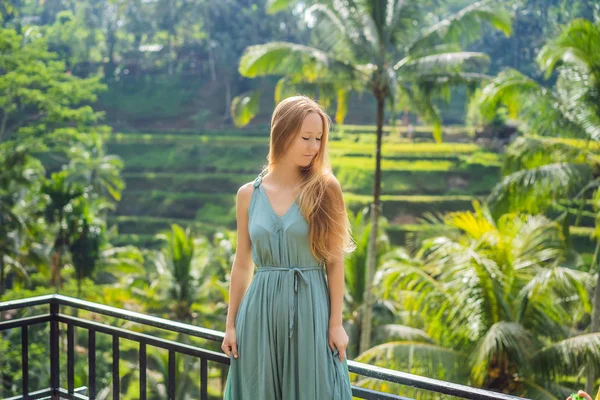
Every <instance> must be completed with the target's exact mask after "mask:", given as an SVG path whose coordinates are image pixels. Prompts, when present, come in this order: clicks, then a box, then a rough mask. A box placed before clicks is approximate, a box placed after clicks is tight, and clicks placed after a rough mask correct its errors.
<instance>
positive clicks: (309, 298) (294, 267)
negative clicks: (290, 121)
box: [224, 175, 352, 400]
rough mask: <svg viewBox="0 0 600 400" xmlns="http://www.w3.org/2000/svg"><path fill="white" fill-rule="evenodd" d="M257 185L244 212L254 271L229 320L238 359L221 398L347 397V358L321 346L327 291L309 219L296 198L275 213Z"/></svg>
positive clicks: (233, 361) (340, 399) (327, 399)
mask: <svg viewBox="0 0 600 400" xmlns="http://www.w3.org/2000/svg"><path fill="white" fill-rule="evenodd" d="M261 180H262V175H259V176H258V177H257V178H256V179H255V180H254V183H253V186H254V190H253V193H252V198H251V200H250V205H249V207H248V232H249V234H250V240H251V242H252V258H253V260H254V263H255V264H256V265H257V266H258V269H257V271H256V273H255V275H254V277H253V279H252V282H251V284H250V286H249V287H248V290H247V291H246V294H245V295H244V298H243V299H242V301H241V303H240V306H239V309H238V312H237V315H236V318H235V328H236V340H237V349H238V358H237V359H236V358H235V357H233V356H232V357H231V358H230V359H231V364H230V367H229V372H228V375H227V381H226V385H225V397H224V399H225V400H351V399H352V389H351V385H350V376H349V372H348V364H347V360H346V359H345V358H344V360H343V361H340V359H339V356H338V352H337V349H336V350H333V351H332V350H331V349H330V347H329V345H328V328H329V314H330V300H329V289H328V286H327V280H326V274H325V269H324V268H325V267H324V266H323V265H319V262H318V261H317V260H316V259H315V258H314V256H313V255H312V252H311V251H310V245H309V241H308V222H307V220H306V218H304V216H303V215H302V214H301V212H300V208H299V207H298V203H297V199H296V201H294V203H292V205H291V206H290V208H289V209H288V210H287V211H286V213H285V214H284V215H283V216H279V215H278V214H276V213H275V211H274V210H273V207H272V206H271V203H270V202H269V199H268V198H267V195H266V194H265V191H264V189H263V187H262V186H261Z"/></svg>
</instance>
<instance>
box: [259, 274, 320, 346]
mask: <svg viewBox="0 0 600 400" xmlns="http://www.w3.org/2000/svg"><path fill="white" fill-rule="evenodd" d="M320 269H323V267H322V266H320V265H311V266H306V267H302V266H290V267H281V266H270V265H261V266H259V267H258V270H257V271H256V272H257V273H259V272H269V271H278V272H287V274H286V275H287V279H288V282H289V286H290V294H291V295H290V297H289V298H288V310H289V315H290V322H289V330H290V334H289V337H290V338H291V337H292V334H293V333H294V320H295V318H296V295H297V293H298V277H300V278H302V280H303V281H304V283H306V284H308V279H307V278H306V275H304V272H303V271H315V270H320Z"/></svg>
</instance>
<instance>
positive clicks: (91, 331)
mask: <svg viewBox="0 0 600 400" xmlns="http://www.w3.org/2000/svg"><path fill="white" fill-rule="evenodd" d="M42 305H48V306H49V313H48V314H42V315H36V316H31V317H23V318H19V319H14V320H8V321H0V332H2V331H5V330H7V329H21V368H22V375H23V378H22V395H20V396H16V397H12V398H11V400H21V399H23V400H26V399H94V398H96V395H97V394H98V392H97V387H96V334H97V333H104V334H107V335H110V336H111V337H112V393H113V399H118V398H119V395H120V390H119V388H120V378H119V376H120V375H119V358H120V354H119V350H120V346H119V340H120V339H128V340H131V341H134V342H136V343H138V345H139V380H140V381H139V387H140V393H139V398H140V400H145V399H146V396H147V393H146V381H147V375H146V374H147V371H146V370H147V347H148V346H153V347H157V348H161V349H164V350H167V351H168V374H167V382H166V388H167V397H168V399H174V398H175V393H176V390H177V379H176V375H175V374H176V358H175V357H176V355H177V354H183V355H187V356H191V357H195V358H197V359H199V360H200V376H199V377H198V379H199V392H200V393H199V397H200V399H202V400H207V399H208V363H209V362H215V363H218V364H223V365H229V358H228V357H227V356H226V355H225V354H223V353H222V352H215V351H211V350H208V349H203V348H200V347H197V346H192V345H189V344H185V343H178V342H175V341H172V340H167V339H163V338H160V337H157V336H153V335H148V334H144V333H139V332H135V331H133V330H128V329H123V328H117V327H114V326H110V325H107V324H103V323H99V322H96V321H92V320H86V319H82V318H78V317H75V316H72V315H68V314H67V313H61V306H62V307H71V308H72V309H75V310H86V311H90V312H93V313H96V314H101V315H104V316H109V317H114V318H117V319H120V320H127V321H132V322H135V323H138V324H141V325H144V326H149V327H154V328H160V329H164V330H167V331H171V332H177V333H179V334H185V335H190V336H193V337H197V338H202V339H206V340H210V341H216V342H219V343H220V342H221V341H222V340H223V336H224V333H223V332H220V331H215V330H212V329H206V328H200V327H196V326H192V325H188V324H184V323H180V322H174V321H170V320H167V319H163V318H157V317H152V316H148V315H145V314H141V313H138V312H134V311H128V310H123V309H119V308H115V307H110V306H106V305H102V304H97V303H92V302H89V301H85V300H80V299H76V298H72V297H67V296H62V295H58V294H55V295H47V296H39V297H32V298H27V299H21V300H13V301H6V302H2V303H0V313H2V312H6V311H10V310H13V311H14V310H18V309H23V308H30V307H34V306H42ZM45 323H49V324H50V334H49V347H50V382H49V387H48V388H46V389H42V390H37V391H34V392H32V391H30V388H29V376H28V371H29V364H28V362H29V327H30V326H34V325H38V324H45ZM61 324H65V325H66V329H67V330H66V333H67V355H66V356H67V360H66V361H67V371H66V372H67V374H66V375H67V388H66V389H65V388H63V387H61V382H60V351H59V334H60V332H59V329H60V325H61ZM75 327H79V328H83V329H85V330H87V332H88V360H87V361H88V377H89V379H88V386H87V387H82V388H75V385H74V381H75V373H74V366H75V351H74V343H75V341H74V329H75ZM348 368H349V370H350V372H352V373H355V374H358V375H362V376H364V377H370V378H374V379H378V380H382V381H386V382H389V383H397V384H402V385H406V386H411V387H413V388H418V389H424V390H428V391H433V392H437V393H440V394H446V395H451V396H456V397H462V398H465V399H473V400H518V399H521V398H520V397H515V396H509V395H505V394H502V393H496V392H492V391H487V390H482V389H476V388H472V387H469V386H465V385H458V384H454V383H450V382H444V381H440V380H435V379H430V378H425V377H421V376H417V375H412V374H408V373H404V372H400V371H394V370H390V369H386V368H380V367H375V366H372V365H369V364H364V363H359V362H356V361H352V360H348ZM352 392H353V395H354V396H355V397H358V398H361V399H378V400H379V399H381V400H387V399H405V397H402V396H399V395H396V394H392V393H383V392H378V391H375V390H371V389H367V388H362V387H358V386H353V387H352ZM521 400H522V399H521Z"/></svg>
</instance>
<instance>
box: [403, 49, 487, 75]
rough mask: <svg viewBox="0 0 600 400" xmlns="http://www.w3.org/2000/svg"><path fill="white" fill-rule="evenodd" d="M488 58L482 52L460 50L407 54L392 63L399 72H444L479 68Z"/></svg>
mask: <svg viewBox="0 0 600 400" xmlns="http://www.w3.org/2000/svg"><path fill="white" fill-rule="evenodd" d="M489 61H490V58H489V57H488V56H487V55H486V54H483V53H477V52H470V51H460V52H452V53H438V54H430V55H426V56H422V57H411V56H407V57H405V58H403V59H402V60H400V61H398V62H397V63H396V65H394V69H395V70H397V71H398V73H399V74H407V73H408V74H419V75H425V74H438V75H441V74H446V73H457V72H461V71H464V70H465V69H470V68H476V69H480V68H482V67H484V66H487V65H488V64H489Z"/></svg>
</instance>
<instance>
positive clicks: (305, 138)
mask: <svg viewBox="0 0 600 400" xmlns="http://www.w3.org/2000/svg"><path fill="white" fill-rule="evenodd" d="M302 139H304V140H308V139H310V138H307V137H303V138H302ZM317 140H318V141H319V142H320V141H321V139H319V138H317Z"/></svg>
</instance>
